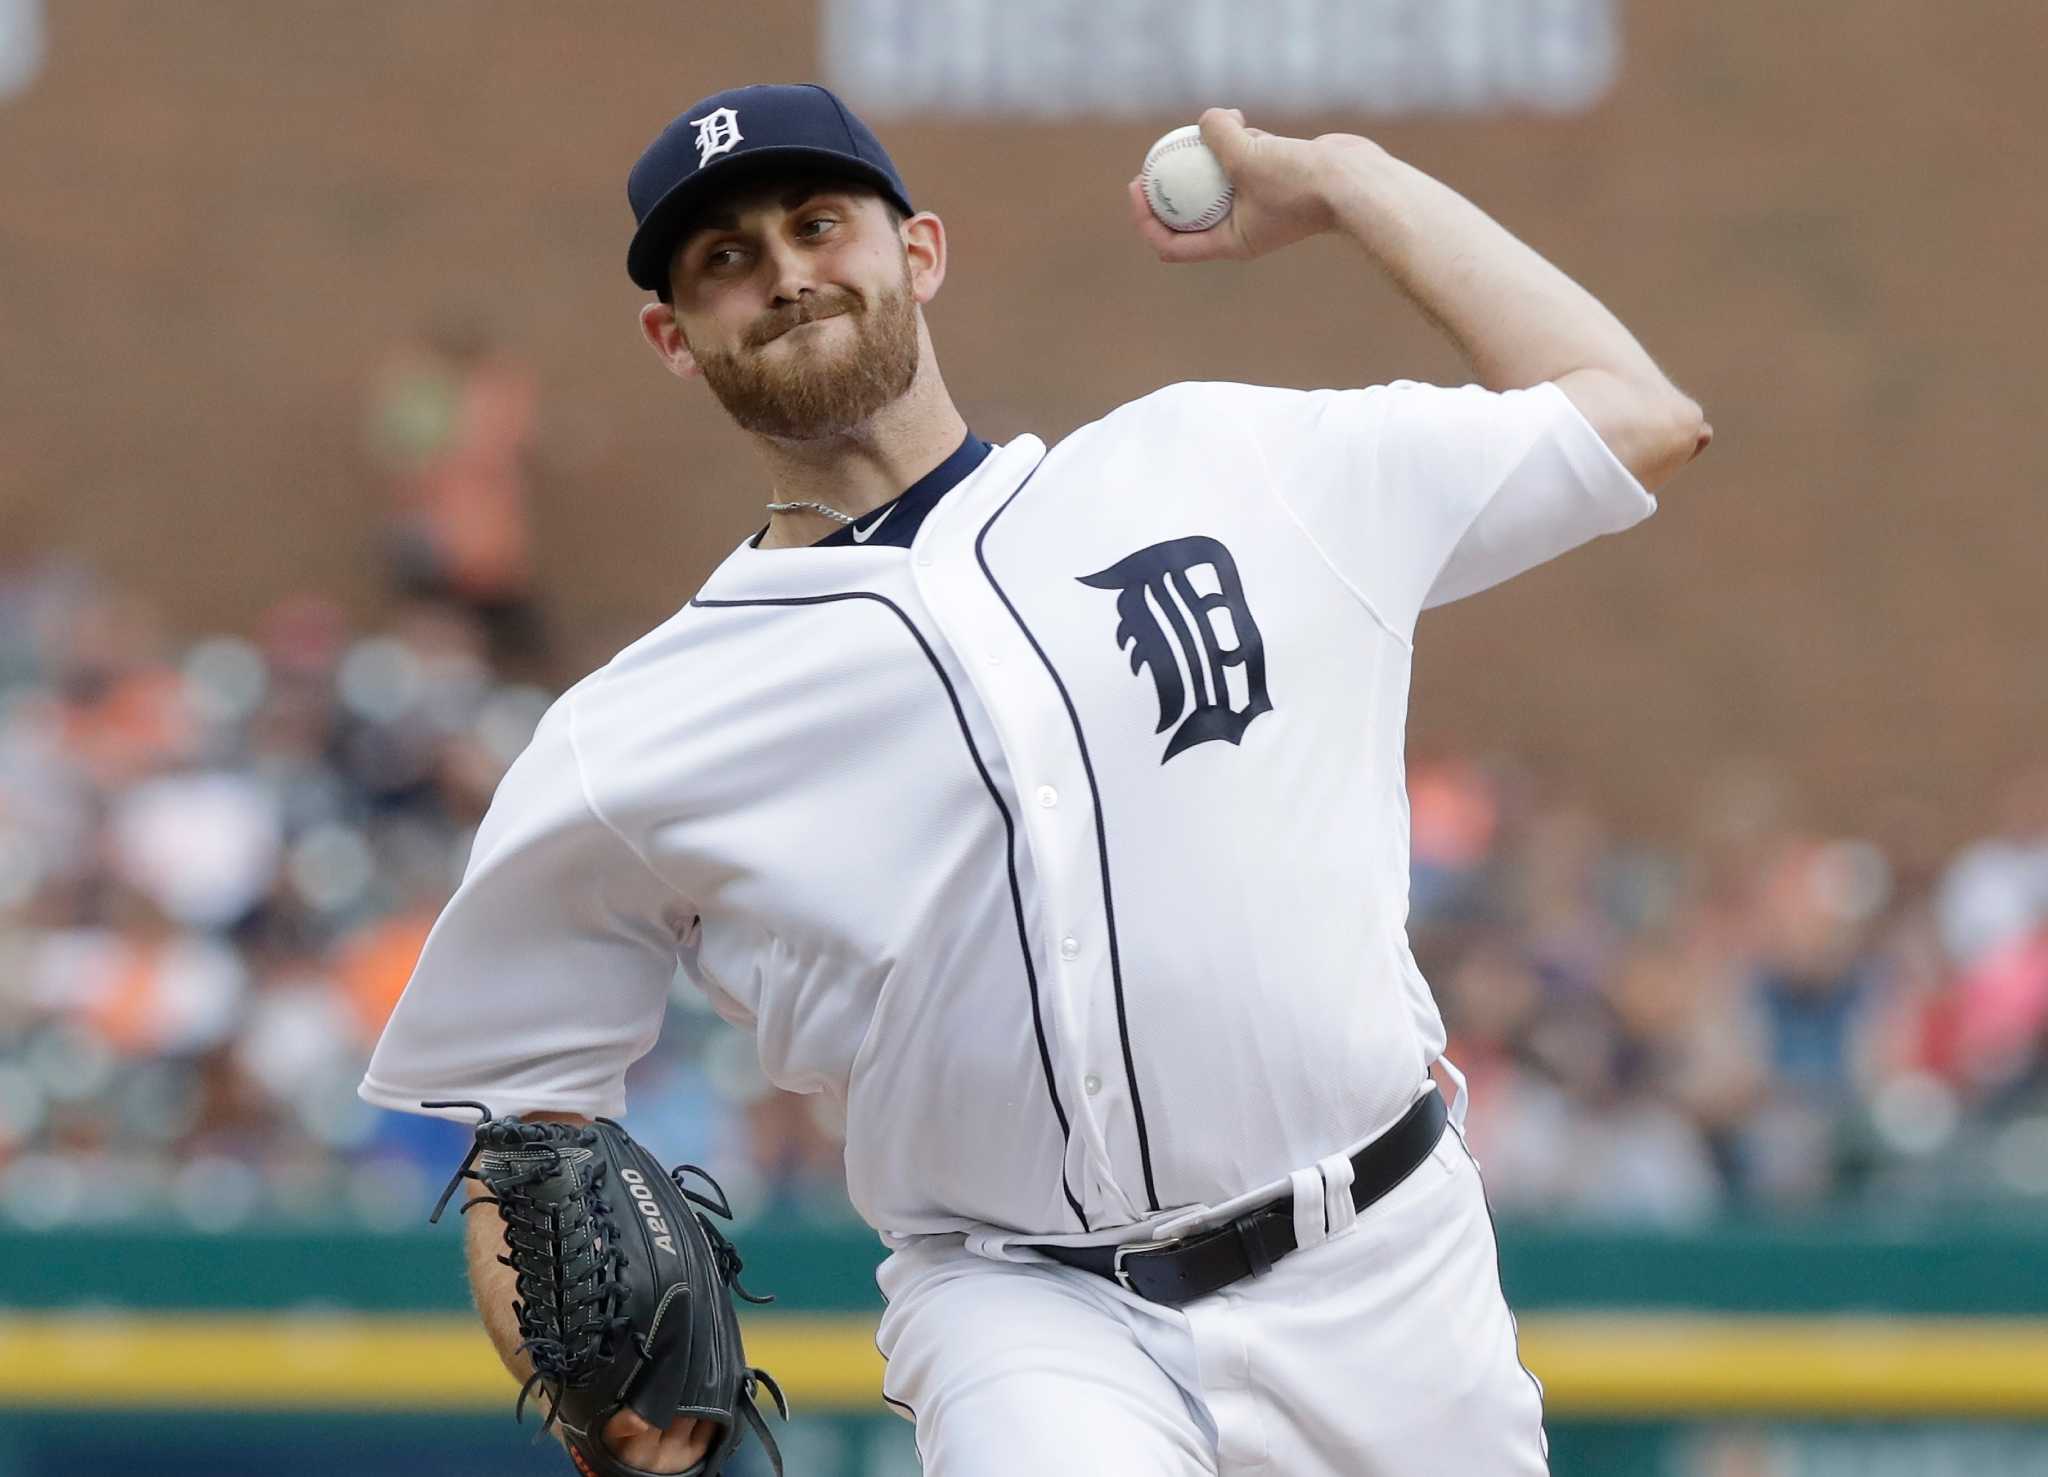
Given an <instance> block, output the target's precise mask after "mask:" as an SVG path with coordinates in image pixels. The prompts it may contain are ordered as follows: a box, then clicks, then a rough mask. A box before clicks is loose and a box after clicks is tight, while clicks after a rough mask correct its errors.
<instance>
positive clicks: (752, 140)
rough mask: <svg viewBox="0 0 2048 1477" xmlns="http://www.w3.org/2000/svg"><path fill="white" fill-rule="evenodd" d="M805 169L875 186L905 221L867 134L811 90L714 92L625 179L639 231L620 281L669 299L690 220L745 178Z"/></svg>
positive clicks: (880, 154) (899, 187)
mask: <svg viewBox="0 0 2048 1477" xmlns="http://www.w3.org/2000/svg"><path fill="white" fill-rule="evenodd" d="M792 165H795V166H806V165H808V166H810V167H813V168H816V169H819V170H821V171H824V172H826V173H830V174H843V175H850V176H851V177H852V178H854V179H857V180H860V181H862V182H863V183H866V184H870V185H873V186H874V187H875V188H876V189H878V190H880V191H881V192H882V193H883V194H884V195H885V196H887V197H888V198H889V200H890V201H891V202H892V203H894V204H895V205H896V206H897V207H898V208H900V209H901V210H902V211H903V212H904V214H906V215H911V214H915V211H913V210H912V209H911V204H910V194H909V192H908V191H907V190H905V189H904V188H903V179H902V176H900V175H898V174H897V173H896V166H895V165H894V164H892V163H890V162H889V156H888V154H887V153H886V152H884V151H883V149H882V145H881V142H880V141H879V140H878V139H876V137H875V135H874V133H873V131H872V130H870V129H869V128H868V126H867V125H866V124H865V123H863V122H861V121H860V119H858V118H856V117H854V116H853V113H852V111H851V110H850V109H848V108H847V106H846V104H844V103H842V102H841V101H840V100H839V99H838V98H837V97H835V96H833V95H832V94H831V93H830V92H828V91H826V90H825V89H824V88H822V87H819V86H818V85H816V84H815V83H809V82H806V83H800V84H794V85H785V84H781V83H762V84H759V85H757V86H753V87H735V88H732V89H731V90H729V91H726V92H715V93H713V94H712V95H711V96H710V97H707V98H705V99H704V100H703V101H702V102H700V103H698V104H697V105H696V106H695V107H693V108H689V109H687V110H685V111H684V112H683V113H681V114H680V115H678V116H677V118H676V119H675V121H674V122H672V123H670V124H669V126H668V127H666V128H664V129H663V130H662V131H661V134H660V136H659V137H657V138H656V139H655V140H654V142H653V143H651V144H649V145H648V146H647V152H646V153H644V154H642V155H641V156H640V159H639V162H638V163H636V164H635V165H634V166H633V172H632V173H631V174H629V175H627V176H626V198H627V199H628V200H630V201H632V203H633V218H634V220H636V221H637V222H639V227H638V229H636V230H635V231H634V232H633V244H632V245H631V246H630V247H628V248H627V250H626V272H627V274H628V275H629V276H631V277H632V279H633V280H634V282H636V283H638V284H639V285H640V286H642V287H645V288H648V289H649V290H650V291H655V292H660V293H663V294H666V293H667V291H668V264H669V259H670V258H671V257H673V256H674V255H675V249H676V244H677V243H678V242H679V241H680V240H681V239H682V233H683V231H684V229H685V228H686V227H687V226H688V224H689V217H690V214H691V212H692V211H693V210H694V209H695V208H696V207H698V206H699V205H701V204H702V203H703V202H704V200H705V197H706V196H708V195H710V194H711V193H712V192H713V191H715V190H720V189H724V188H727V187H729V186H731V185H732V184H733V183H735V182H736V181H738V180H739V179H741V178H743V177H745V175H747V174H748V173H749V172H754V171H759V170H761V169H764V168H772V167H776V166H781V167H784V168H787V167H789V166H792Z"/></svg>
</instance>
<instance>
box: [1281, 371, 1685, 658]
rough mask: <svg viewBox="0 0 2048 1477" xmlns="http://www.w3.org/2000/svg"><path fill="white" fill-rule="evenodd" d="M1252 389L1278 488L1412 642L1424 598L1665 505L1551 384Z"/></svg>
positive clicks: (1466, 586) (1453, 596)
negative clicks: (1509, 387)
mask: <svg viewBox="0 0 2048 1477" xmlns="http://www.w3.org/2000/svg"><path fill="white" fill-rule="evenodd" d="M1254 393H1255V395H1256V396H1257V399H1256V400H1255V401H1254V403H1253V404H1252V406H1251V410H1252V414H1251V415H1250V417H1249V420H1250V423H1251V426H1252V429H1253V434H1254V435H1255V436H1256V437H1257V439H1258V441H1259V447H1260V451H1261V453H1262V455H1263V456H1264V458H1265V462H1266V467H1267V470H1268V472H1269V474H1270V476H1271V478H1272V481H1273V486H1274V491H1275V493H1276V495H1277V496H1278V497H1279V498H1280V500H1281V501H1282V502H1283V503H1284V504H1285V505H1286V506H1287V507H1288V509H1289V510H1290V511H1291V512H1292V513H1293V515H1294V517H1295V518H1296V520H1297V521H1298V522H1299V523H1300V524H1301V526H1302V528H1303V529H1304V530H1305V531H1306V532H1307V533H1308V535H1309V537H1310V538H1312V539H1313V540H1314V541H1315V543H1316V544H1317V546H1318V547H1319V548H1320V549H1321V550H1322V553H1323V556H1324V557H1325V558H1326V559H1328V560H1329V561H1330V563H1331V564H1332V566H1333V567H1334V568H1335V569H1336V570H1337V572H1338V573H1339V574H1340V575H1341V576H1343V577H1344V578H1345V579H1346V580H1347V581H1348V582H1350V584H1351V585H1352V587H1353V588H1354V590H1356V591H1357V593H1358V594H1359V595H1360V596H1361V597H1362V598H1363V599H1365V600H1366V601H1367V603H1368V604H1370V605H1371V606H1372V607H1373V609H1374V610H1375V611H1376V612H1377V613H1378V615H1379V617H1380V619H1381V620H1383V621H1385V622H1386V623H1387V624H1388V625H1390V626H1392V627H1393V628H1394V629H1395V630H1397V631H1398V632H1399V633H1400V635H1401V636H1402V637H1403V638H1404V639H1405V638H1407V637H1409V636H1410V635H1412V633H1413V630H1414V624H1415V618H1416V616H1417V615H1419V614H1420V613H1421V612H1422V611H1423V610H1424V609H1426V608H1428V607H1430V606H1434V605H1442V604H1445V603H1447V602H1449V601H1452V600H1458V599H1462V598H1463V597H1464V596H1466V595H1472V594H1477V593H1478V592H1479V591H1481V590H1484V589H1486V588H1488V587H1489V586H1492V585H1496V584H1499V583H1500V582H1501V581H1502V580H1505V579H1509V578H1512V577H1513V576H1515V575H1517V574H1520V573H1521V572H1522V571H1524V570H1526V569H1531V568H1533V567H1535V566H1536V565H1538V564H1541V563H1543V562H1544V561H1545V560H1548V559H1554V558H1556V557H1557V556H1558V555H1559V554H1562V553H1564V552H1566V551H1567V550H1569V549H1573V548H1576V547H1578V546H1579V545H1580V544H1582V543H1585V542H1586V541H1587V540H1589V539H1592V538H1595V537H1597V536H1598V535H1600V534H1603V533H1616V532H1619V531H1620V530H1622V529H1624V528H1627V527H1629V526H1631V525H1632V524H1635V523H1638V522H1640V521H1641V520H1642V519H1644V518H1647V517H1648V516H1649V515H1650V514H1651V513H1652V512H1654V511H1655V510H1656V506H1657V504H1656V500H1655V499H1654V498H1652V497H1651V496H1650V495H1649V494H1648V493H1647V492H1645V491H1644V490H1643V488H1642V485H1641V484H1640V483H1639V482H1637V481H1636V479H1635V477H1634V476H1633V475H1632V474H1631V473H1630V472H1629V470H1628V468H1627V467H1625V466H1623V465H1622V464H1621V462H1620V461H1618V460H1617V459H1616V458H1615V456H1614V454H1613V452H1611V451H1609V450H1608V448H1607V446H1606V444H1605V443H1604V442H1603V441H1601V439H1600V436H1599V433H1598V432H1596V431H1595V430H1594V429H1593V428H1592V426H1591V425H1590V424H1588V423H1587V421H1586V419H1585V417H1584V416H1582V415H1581V414H1580V413H1579V410H1578V407H1577V406H1575V405H1573V404H1572V402H1571V398H1570V397H1569V396H1568V395H1566V394H1565V393H1564V391H1563V390H1561V389H1560V388H1558V386H1556V385H1555V384H1549V383H1545V384H1540V385H1536V386H1533V387H1532V388H1530V389H1526V390H1507V391H1494V390H1487V389H1484V388H1482V387H1480V386H1478V385H1466V386H1464V387H1462V388H1458V389H1447V388H1442V387H1439V386H1435V385H1422V384H1416V383H1414V382H1413V381H1409V380H1399V381H1396V382H1394V383H1392V384H1388V385H1376V386H1373V387H1372V388H1370V389H1363V390H1316V391H1309V392H1302V391H1293V390H1262V391H1257V392H1254Z"/></svg>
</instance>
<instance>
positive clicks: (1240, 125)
mask: <svg viewBox="0 0 2048 1477" xmlns="http://www.w3.org/2000/svg"><path fill="white" fill-rule="evenodd" d="M1201 129H1202V142H1203V143H1205V144H1207V145H1208V146H1209V152H1210V153H1212V154H1214V155H1215V156H1216V159H1217V162H1219V163H1220V164H1222V166H1223V172H1224V173H1225V174H1233V173H1234V166H1235V165H1236V163H1237V162H1238V161H1239V160H1240V159H1242V158H1243V157H1244V156H1245V152H1246V151H1247V150H1248V149H1250V148H1251V146H1252V136H1251V131H1250V130H1249V129H1247V128H1246V127H1245V126H1244V114H1243V113H1241V112H1240V111H1238V110H1237V109H1236V108H1210V109H1208V110H1206V111H1205V112H1204V113H1203V114H1202V117H1201Z"/></svg>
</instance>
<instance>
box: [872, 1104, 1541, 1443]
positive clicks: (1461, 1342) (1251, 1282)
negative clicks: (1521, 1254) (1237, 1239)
mask: <svg viewBox="0 0 2048 1477" xmlns="http://www.w3.org/2000/svg"><path fill="white" fill-rule="evenodd" d="M1297 1184H1299V1177H1297ZM1297 1193H1299V1191H1298V1192H1297ZM1349 1210H1350V1202H1349V1200H1348V1198H1346V1199H1345V1200H1344V1201H1343V1202H1342V1206H1341V1211H1342V1212H1348V1211H1349ZM1303 1223H1304V1224H1306V1223H1308V1222H1307V1221H1306V1220H1304V1222H1303ZM878 1278H879V1281H880V1282H881V1286H882V1292H883V1295H884V1296H885V1297H887V1298H888V1300H889V1306H888V1309H887V1311H886V1312H885V1314H884V1315H883V1318H882V1324H881V1330H880V1332H879V1334H878V1336H877V1343H878V1344H879V1345H880V1347H881V1350H882V1353H883V1356H884V1357H885V1358H886V1359H887V1360H888V1369H887V1373H886V1375H885V1377H884V1380H883V1392H884V1394H885V1395H886V1396H887V1398H888V1399H889V1401H890V1403H891V1404H892V1405H895V1406H897V1407H898V1409H899V1410H900V1411H903V1412H904V1413H907V1414H909V1415H911V1416H912V1418H914V1419H915V1421H916V1423H917V1446H918V1451H919V1454H920V1455H921V1457H922V1459H923V1463H924V1470H925V1473H926V1474H927V1477H1044V1474H1046V1473H1049V1472H1058V1473H1061V1474H1062V1477H1196V1474H1203V1477H1237V1474H1240V1473H1262V1474H1273V1477H1544V1474H1545V1473H1547V1471H1548V1465H1547V1461H1546V1443H1545V1440H1544V1436H1543V1430H1542V1390H1541V1387H1540V1386H1539V1385H1538V1384H1537V1383H1536V1381H1535V1379H1534V1377H1533V1376H1531V1375H1530V1374H1529V1373H1528V1372H1527V1371H1526V1370H1524V1369H1523V1368H1522V1366H1521V1363H1520V1361H1519V1359H1518V1358H1517V1353H1516V1347H1515V1328H1514V1321H1513V1319H1512V1318H1511V1317H1510V1315H1509V1313H1508V1308H1507V1303H1506V1301H1505V1299H1504V1298H1503V1297H1502V1296H1501V1289H1500V1276H1499V1266H1498V1262H1497V1259H1496V1253H1495V1249H1494V1238H1493V1226H1492V1222H1491V1219H1490V1217H1489V1216H1488V1213H1487V1208H1486V1203H1485V1199H1484V1196H1483V1194H1482V1192H1481V1189H1480V1184H1479V1171H1478V1167H1477V1166H1476V1165H1475V1164H1474V1163H1473V1161H1472V1159H1471V1157H1470V1155H1469V1154H1468V1153H1467V1152H1466V1150H1465V1147H1464V1144H1463V1141H1462V1140H1461V1139H1460V1137H1459V1135H1458V1133H1457V1132H1456V1131H1454V1130H1447V1131H1446V1132H1445V1133H1444V1136H1443V1140H1442V1142H1440V1143H1439V1144H1438V1145H1437V1147H1436V1149H1435V1151H1434V1152H1433V1153H1432V1154H1431V1155H1430V1157H1429V1159H1428V1160H1426V1161H1425V1162H1424V1163H1423V1164H1422V1165H1421V1166H1420V1167H1418V1168H1417V1169H1416V1170H1415V1172H1414V1173H1413V1174H1411V1175H1410V1176H1409V1177H1408V1178H1407V1179H1406V1180H1404V1181H1403V1182H1402V1183H1401V1184H1400V1185H1399V1186H1397V1187H1396V1188H1395V1189H1394V1190H1393V1191H1392V1192H1391V1193H1389V1194H1388V1195H1386V1196H1384V1197H1383V1198H1382V1199H1380V1200H1379V1201H1378V1202H1376V1203H1375V1204H1373V1205H1371V1206H1368V1207H1367V1208H1366V1210H1365V1212H1364V1214H1362V1215H1359V1216H1358V1217H1357V1219H1356V1221H1355V1222H1354V1223H1353V1224H1351V1225H1350V1226H1348V1227H1347V1228H1345V1229H1343V1230H1340V1231H1337V1232H1335V1233H1334V1234H1332V1235H1330V1236H1329V1238H1328V1239H1327V1240H1324V1241H1322V1242H1320V1243H1319V1244H1317V1245H1314V1246H1305V1247H1304V1248H1303V1249H1302V1250H1299V1251H1297V1252H1295V1253H1293V1254H1292V1255H1290V1256H1287V1257H1283V1258H1282V1259H1281V1260H1280V1261H1279V1262H1278V1263H1277V1264H1276V1265H1275V1266H1274V1268H1273V1270H1272V1271H1271V1272H1269V1273H1267V1274H1266V1275H1265V1276H1263V1277H1251V1278H1247V1279H1245V1280H1244V1281H1242V1282H1239V1283H1236V1284H1235V1285H1233V1286H1231V1287H1228V1288H1226V1289H1224V1290H1223V1291H1222V1292H1220V1293H1218V1294H1216V1295H1215V1296H1213V1297H1208V1298H1203V1299H1201V1300H1199V1301H1197V1302H1194V1303H1191V1304H1189V1305H1187V1306H1186V1307H1184V1308H1179V1309H1174V1308H1168V1307H1162V1306H1160V1305H1159V1304H1156V1303H1148V1302H1146V1301H1144V1300H1143V1299H1141V1298H1138V1297H1135V1296H1133V1295H1131V1294H1129V1293H1126V1292H1125V1291H1124V1290H1123V1289H1122V1288H1121V1287H1118V1286H1116V1285H1115V1284H1113V1283H1111V1282H1109V1281H1107V1280H1106V1279H1104V1278H1101V1277H1097V1276H1095V1275H1093V1274H1091V1273H1088V1272H1083V1271H1080V1270H1077V1269H1075V1268H1071V1267H1065V1266H1060V1265H1057V1264H1052V1263H1038V1262H1004V1261H995V1260H991V1259H989V1258H986V1257H982V1256H978V1255H976V1254H974V1253H972V1252H969V1251H967V1250H966V1249H965V1247H964V1245H963V1244H962V1240H961V1238H959V1237H944V1236H941V1237H931V1238H927V1239H924V1240H921V1241H919V1242H917V1243H915V1244H913V1245H912V1246H910V1247H908V1248H906V1249H904V1250H902V1251H899V1252H897V1253H895V1254H894V1255H892V1256H891V1257H890V1258H889V1259H888V1260H887V1261H886V1262H884V1263H883V1264H882V1268H881V1271H880V1272H879V1274H878Z"/></svg>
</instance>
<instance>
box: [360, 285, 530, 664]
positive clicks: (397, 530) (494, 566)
mask: <svg viewBox="0 0 2048 1477" xmlns="http://www.w3.org/2000/svg"><path fill="white" fill-rule="evenodd" d="M534 401H535V388H534V383H533V377H532V375H531V374H530V373H528V371H527V370H526V369H525V368H524V367H523V366H521V365H520V364H518V363H517V362H515V361H514V360H512V359H511V358H509V357H508V356H506V355H504V354H503V353H501V352H499V351H498V350H496V349H495V348H494V347H493V346H492V344H491V342H490V339H489V336H488V335H487V333H486V332H485V330H484V328H483V326H482V325H481V324H480V323H477V322H474V321H472V320H469V319H464V318H457V317H452V316H451V317H448V318H445V319H443V320H442V321H440V322H438V323H436V324H434V325H433V326H432V327H431V328H430V329H429V330H428V331H427V332H426V333H424V334H423V335H421V337H420V338H419V339H418V340H417V341H416V342H414V343H411V344H408V345H405V346H404V347H402V348H401V349H399V350H398V351H397V353H396V354H395V355H394V356H393V358H392V361H391V363H390V364H389V365H388V366H387V367H386V368H385V370H384V372H383V373H382V374H381V375H380V376H379V378H378V380H377V383H376V385H375V386H374V388H373V391H372V395H371V404H370V418H369V426H368V441H369V449H370V453H371V456H372V458H373V459H374V460H375V462H376V463H377V465H378V466H379V467H380V468H381V469H382V471H383V473H384V475H385V477H386V479H387V482H388V485H389V487H390V489H391V494H392V504H393V512H392V519H391V524H390V532H389V548H388V555H389V558H390V561H391V569H392V576H393V580H394V583H395V585H396V587H397V589H398V590H399V591H400V592H401V593H402V594H405V595H409V596H413V597H415V598H420V599H426V600H436V601H447V602H450V603H452V604H454V605H455V606H457V607H458V608H460V609H463V610H466V611H468V612H469V613H471V614H472V615H474V616H475V617H477V619H478V620H480V621H481V622H482V623H483V627H484V630H485V632H486V633H487V635H488V637H489V639H490V642H491V645H492V651H493V653H494V655H495V657H496V659H497V660H498V661H500V662H514V663H528V664H530V663H531V662H532V661H533V660H534V659H535V658H537V657H538V656H539V655H540V651H541V644H542V633H541V624H540V614H539V608H538V605H537V602H536V600H535V595H534V588H533V573H534V571H533V534H532V528H531V526H530V513H529V509H528V498H529V487H528V460H529V455H530V443H531V441H532V438H533V418H534Z"/></svg>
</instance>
